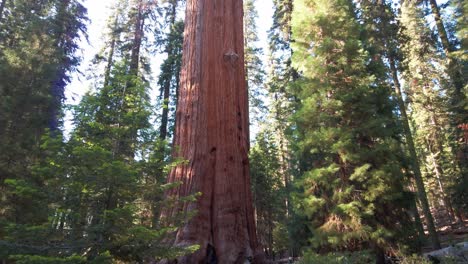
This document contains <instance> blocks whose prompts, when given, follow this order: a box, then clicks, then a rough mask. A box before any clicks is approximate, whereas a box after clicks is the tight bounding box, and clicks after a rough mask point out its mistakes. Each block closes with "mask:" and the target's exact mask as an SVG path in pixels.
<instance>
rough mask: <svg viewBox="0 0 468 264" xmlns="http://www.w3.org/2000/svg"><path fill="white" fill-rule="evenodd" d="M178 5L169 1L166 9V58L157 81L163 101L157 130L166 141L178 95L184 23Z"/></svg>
mask: <svg viewBox="0 0 468 264" xmlns="http://www.w3.org/2000/svg"><path fill="white" fill-rule="evenodd" d="M178 4H179V0H171V1H169V2H168V5H167V7H166V24H167V27H168V30H169V31H168V33H167V35H166V37H165V40H164V42H165V44H164V52H165V53H166V54H167V58H166V59H165V60H164V62H163V63H162V64H161V73H160V75H159V80H158V84H159V86H160V89H161V95H162V101H163V102H162V107H163V109H162V114H161V126H160V129H159V137H160V138H161V139H162V140H166V139H167V137H168V136H170V135H171V133H170V130H171V129H170V124H171V123H172V124H174V122H175V119H174V113H175V106H176V105H177V99H178V98H177V97H178V94H179V82H180V67H181V64H182V43H183V40H184V37H183V31H184V23H183V22H182V21H178V20H177V10H178ZM170 113H171V114H170ZM171 116H172V118H171Z"/></svg>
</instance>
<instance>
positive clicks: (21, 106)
mask: <svg viewBox="0 0 468 264" xmlns="http://www.w3.org/2000/svg"><path fill="white" fill-rule="evenodd" d="M4 3H5V5H4V10H3V14H4V15H3V17H4V18H3V19H2V21H1V23H0V50H1V51H0V111H1V114H0V123H1V124H2V125H1V126H0V145H1V147H0V148H1V151H0V188H1V189H2V194H1V196H2V200H1V202H2V207H3V208H4V210H2V212H1V216H2V218H3V219H6V221H7V222H10V223H39V222H41V221H42V220H43V218H42V217H38V216H35V215H34V214H29V213H27V212H28V211H30V210H31V209H32V208H33V207H35V206H37V204H36V202H38V201H39V200H40V199H37V200H36V201H35V200H34V199H32V197H31V196H30V195H32V194H31V193H29V194H28V193H24V192H19V191H20V190H21V189H22V188H26V189H28V190H30V191H32V190H35V191H38V190H39V189H40V187H41V186H42V185H43V182H42V179H40V178H36V177H34V176H33V175H32V173H31V167H32V166H33V164H34V163H35V162H36V161H37V160H38V159H39V158H40V153H39V146H40V138H41V136H42V135H43V134H44V133H45V132H46V129H48V128H50V129H52V130H55V131H56V132H58V131H57V129H58V127H59V123H60V122H59V120H60V112H61V106H62V101H63V99H64V96H63V93H64V88H65V85H66V84H67V83H68V82H69V78H70V74H71V73H72V72H73V71H74V70H75V68H76V66H77V65H78V63H79V61H80V60H79V57H78V56H77V55H76V54H75V52H76V50H77V48H78V45H77V42H78V40H79V36H80V34H81V33H83V32H84V30H85V26H84V23H85V21H86V10H85V8H84V7H83V6H82V5H81V4H80V3H79V2H78V1H72V0H70V1H40V2H31V1H22V0H16V1H7V2H4ZM2 4H3V3H2ZM18 192H19V193H18ZM31 206H32V207H31ZM32 211H34V210H32Z"/></svg>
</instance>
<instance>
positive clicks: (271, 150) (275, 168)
mask: <svg viewBox="0 0 468 264" xmlns="http://www.w3.org/2000/svg"><path fill="white" fill-rule="evenodd" d="M278 152H279V149H278V146H277V145H276V142H275V138H274V133H273V131H271V130H268V129H266V128H264V129H263V130H262V131H260V132H259V133H258V134H257V136H256V138H255V145H254V146H253V147H252V149H251V150H250V155H249V159H250V164H251V165H250V172H251V176H252V192H253V201H254V206H255V214H256V224H257V233H258V237H259V242H260V244H261V245H263V247H264V252H266V254H267V256H269V257H270V258H272V259H274V257H275V254H276V253H279V252H275V251H276V250H283V251H284V250H285V249H284V248H276V247H275V246H274V245H275V244H278V242H280V241H277V239H278V237H275V233H274V232H275V230H277V229H278V228H280V226H282V225H283V226H284V216H285V214H286V212H285V208H284V196H285V195H286V193H285V188H284V182H283V179H282V175H281V173H280V166H281V164H280V161H279V154H278ZM281 239H284V240H285V242H287V241H288V237H281ZM287 249H288V248H287V247H286V250H287Z"/></svg>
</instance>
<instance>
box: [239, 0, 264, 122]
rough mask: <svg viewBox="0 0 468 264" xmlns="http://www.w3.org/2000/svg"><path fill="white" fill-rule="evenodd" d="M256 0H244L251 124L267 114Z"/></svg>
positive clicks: (245, 46)
mask: <svg viewBox="0 0 468 264" xmlns="http://www.w3.org/2000/svg"><path fill="white" fill-rule="evenodd" d="M255 4H256V1H255V0H246V1H244V49H245V78H246V82H247V89H248V91H249V114H250V121H251V124H255V125H256V126H258V123H259V121H261V119H262V118H263V116H264V114H265V105H264V103H263V99H264V98H265V96H266V94H265V87H264V85H265V83H264V80H265V71H264V69H263V63H262V59H261V57H260V56H261V55H262V52H263V50H262V49H261V48H259V47H258V41H259V38H258V33H257V26H256V25H257V19H258V12H257V10H256V7H255Z"/></svg>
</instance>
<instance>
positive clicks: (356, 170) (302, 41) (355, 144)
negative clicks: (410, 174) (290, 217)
mask: <svg viewBox="0 0 468 264" xmlns="http://www.w3.org/2000/svg"><path fill="white" fill-rule="evenodd" d="M295 7H296V8H295V9H294V10H295V11H294V12H293V20H292V29H293V37H294V39H295V42H294V43H293V49H294V54H293V66H295V67H296V68H297V69H298V70H299V71H300V72H301V73H302V74H303V75H304V78H302V79H301V80H299V81H298V85H297V87H296V88H295V90H294V92H295V95H296V96H297V97H298V98H299V99H300V100H301V101H300V105H299V106H300V108H299V110H298V111H297V113H296V115H295V116H294V121H295V127H296V130H295V131H294V133H295V136H294V137H295V138H296V139H297V143H296V144H297V148H298V149H299V153H301V155H303V156H302V157H301V160H304V162H305V163H304V164H303V165H301V168H302V170H303V172H302V176H301V177H300V178H299V179H298V180H297V181H296V184H297V186H298V189H299V192H298V194H297V195H296V201H297V203H296V204H295V206H296V210H297V212H298V213H300V214H303V215H305V216H307V217H308V219H310V220H309V221H310V228H311V230H312V233H313V236H312V238H311V240H310V242H311V244H312V246H313V247H314V248H321V249H324V250H330V249H337V250H350V251H353V250H359V249H361V248H366V247H369V245H374V246H377V247H380V248H383V249H385V248H387V249H388V248H390V247H392V246H393V245H395V244H396V243H397V240H399V238H400V236H401V235H403V234H397V232H396V231H397V230H399V229H400V228H402V227H403V226H405V225H406V223H407V221H408V218H407V216H406V213H405V210H406V208H407V207H408V204H407V202H406V200H408V198H409V196H408V194H407V193H406V192H405V191H404V189H403V183H404V178H403V175H402V174H401V171H400V164H399V162H400V160H401V158H402V154H401V151H400V147H399V142H398V135H399V129H398V126H397V125H396V123H395V117H394V115H393V110H394V108H395V105H394V102H392V101H391V100H390V91H391V90H390V88H389V87H388V86H387V84H386V83H384V82H382V80H383V79H384V78H382V77H381V76H379V74H381V72H380V71H378V70H377V68H375V67H371V66H373V65H370V64H368V62H369V61H370V58H369V53H368V51H367V50H366V49H365V47H364V46H363V44H362V43H363V42H362V40H361V39H360V38H359V37H360V36H361V32H363V30H364V29H363V28H362V27H361V26H360V24H359V23H358V21H357V19H356V16H355V9H354V6H353V4H352V3H350V2H349V1H340V0H337V1H322V0H317V1H296V2H295Z"/></svg>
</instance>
